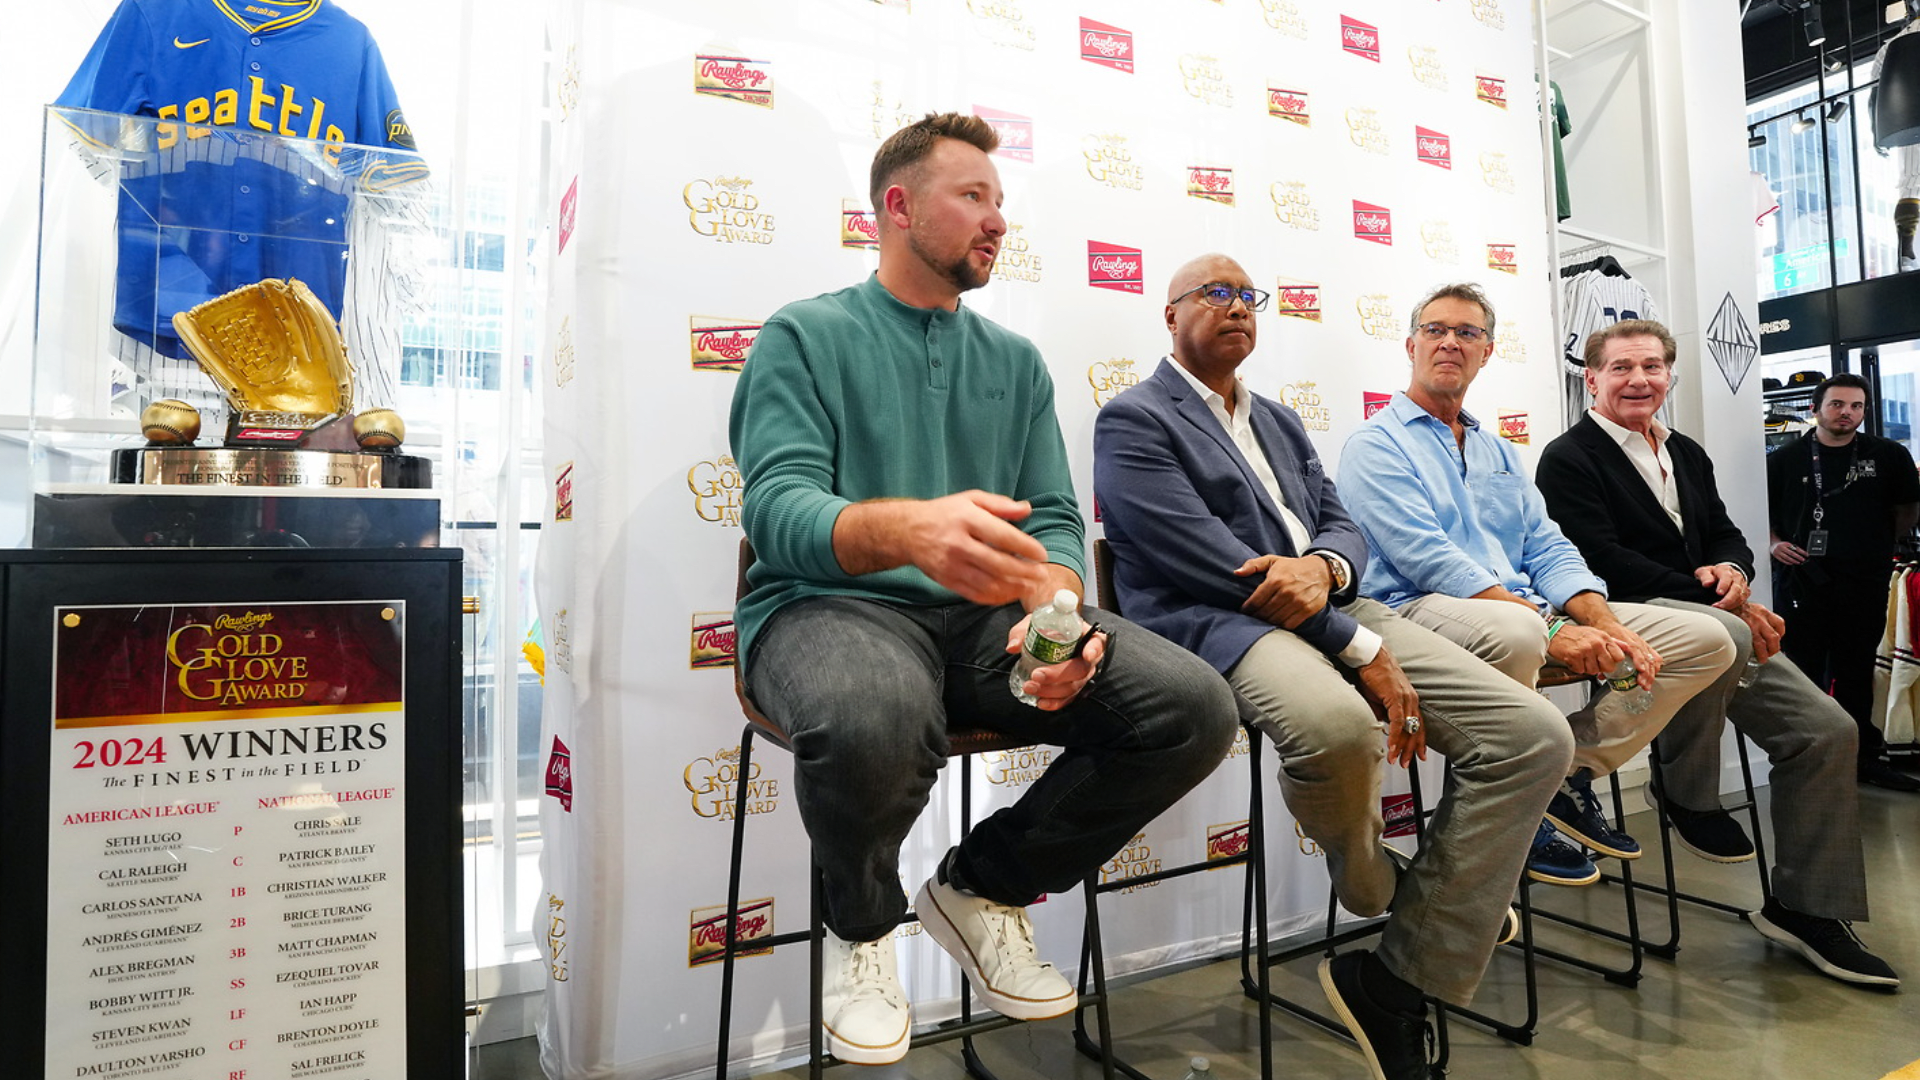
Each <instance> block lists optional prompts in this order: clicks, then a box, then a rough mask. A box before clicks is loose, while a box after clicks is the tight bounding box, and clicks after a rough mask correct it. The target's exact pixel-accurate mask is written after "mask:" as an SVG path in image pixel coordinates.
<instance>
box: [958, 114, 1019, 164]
mask: <svg viewBox="0 0 1920 1080" xmlns="http://www.w3.org/2000/svg"><path fill="white" fill-rule="evenodd" d="M973 115H975V116H977V117H979V118H980V119H982V120H985V121H986V122H987V123H988V124H989V125H990V126H992V128H993V133H994V134H995V135H998V136H1000V149H998V150H995V151H994V153H995V154H998V155H999V156H1001V157H1003V158H1012V159H1013V160H1015V161H1032V160H1033V117H1031V116H1021V115H1020V114H1019V113H1010V112H1001V111H999V110H998V109H989V108H987V107H986V106H984V105H975V106H974V107H973Z"/></svg>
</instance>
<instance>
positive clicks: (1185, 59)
mask: <svg viewBox="0 0 1920 1080" xmlns="http://www.w3.org/2000/svg"><path fill="white" fill-rule="evenodd" d="M1180 79H1181V82H1182V84H1183V85H1185V86H1186V88H1187V96H1188V97H1191V98H1194V99H1196V100H1198V101H1200V102H1202V103H1203V104H1207V105H1218V106H1219V107H1221V108H1223V109H1230V108H1232V107H1233V85H1232V84H1231V83H1229V82H1227V69H1226V68H1225V67H1224V66H1223V65H1222V64H1221V63H1220V60H1219V58H1218V57H1213V56H1204V55H1201V54H1199V53H1187V54H1185V55H1184V56H1182V57H1180Z"/></svg>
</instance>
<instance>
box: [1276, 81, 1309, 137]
mask: <svg viewBox="0 0 1920 1080" xmlns="http://www.w3.org/2000/svg"><path fill="white" fill-rule="evenodd" d="M1312 101H1313V96H1312V95H1310V94H1308V93H1307V92H1306V91H1305V90H1287V89H1285V88H1282V87H1278V86H1269V87H1267V115H1268V116H1277V117H1279V118H1281V119H1282V120H1291V121H1293V122H1294V123H1296V124H1299V125H1300V126H1301V127H1312V126H1313V115H1312V111H1311V102H1312Z"/></svg>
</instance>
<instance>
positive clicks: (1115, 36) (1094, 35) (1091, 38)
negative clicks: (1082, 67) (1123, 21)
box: [1080, 19, 1133, 72]
mask: <svg viewBox="0 0 1920 1080" xmlns="http://www.w3.org/2000/svg"><path fill="white" fill-rule="evenodd" d="M1080 59H1082V60H1085V61H1086V62H1088V63H1090V64H1099V65H1100V66H1101V67H1110V68H1112V69H1114V70H1115V71H1126V72H1131V71H1132V70H1133V31H1131V30H1122V29H1120V28H1119V27H1117V26H1108V25H1107V24H1106V23H1103V22H1094V21H1093V20H1092V19H1081V20H1080Z"/></svg>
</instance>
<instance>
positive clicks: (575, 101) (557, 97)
mask: <svg viewBox="0 0 1920 1080" xmlns="http://www.w3.org/2000/svg"><path fill="white" fill-rule="evenodd" d="M578 49H579V46H577V45H569V46H567V62H566V63H565V64H564V65H562V66H561V68H560V81H559V82H558V83H557V84H556V85H555V86H554V88H553V102H554V104H556V105H558V106H560V122H561V123H563V124H564V123H566V122H567V119H568V118H569V117H571V116H572V115H573V110H574V109H576V108H578V107H579V105H580V60H579V58H578V56H577V55H576V54H577V51H578Z"/></svg>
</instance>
